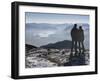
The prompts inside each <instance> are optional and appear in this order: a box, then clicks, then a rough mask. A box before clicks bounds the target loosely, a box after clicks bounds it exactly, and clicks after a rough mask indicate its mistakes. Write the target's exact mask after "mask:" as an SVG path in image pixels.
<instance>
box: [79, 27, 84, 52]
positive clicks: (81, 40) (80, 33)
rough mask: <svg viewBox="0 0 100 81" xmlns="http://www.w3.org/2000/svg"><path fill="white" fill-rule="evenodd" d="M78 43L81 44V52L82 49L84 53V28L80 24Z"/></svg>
mask: <svg viewBox="0 0 100 81" xmlns="http://www.w3.org/2000/svg"><path fill="white" fill-rule="evenodd" d="M78 44H79V53H80V54H81V49H82V50H83V51H82V53H84V50H85V48H84V30H83V29H82V26H79V30H78Z"/></svg>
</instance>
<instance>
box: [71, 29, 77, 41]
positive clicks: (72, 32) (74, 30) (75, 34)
mask: <svg viewBox="0 0 100 81" xmlns="http://www.w3.org/2000/svg"><path fill="white" fill-rule="evenodd" d="M71 37H72V40H73V41H77V40H78V29H77V28H76V27H73V28H72V30H71Z"/></svg>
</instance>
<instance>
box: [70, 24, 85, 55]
mask: <svg viewBox="0 0 100 81" xmlns="http://www.w3.org/2000/svg"><path fill="white" fill-rule="evenodd" d="M71 38H72V47H71V54H73V50H75V55H77V54H78V53H79V54H81V53H84V30H83V29H82V26H79V29H78V28H77V24H74V27H73V28H72V30H71ZM78 50H79V52H78Z"/></svg>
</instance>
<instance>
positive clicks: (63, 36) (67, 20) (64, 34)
mask: <svg viewBox="0 0 100 81" xmlns="http://www.w3.org/2000/svg"><path fill="white" fill-rule="evenodd" d="M25 17H26V22H25V24H26V25H25V26H26V27H25V42H26V43H27V44H31V45H34V46H37V47H39V46H42V45H46V44H49V43H55V42H58V41H63V40H71V36H70V31H71V29H72V27H73V25H74V23H81V24H80V25H82V23H85V24H89V16H88V15H86V16H85V15H74V14H51V13H32V12H26V13H25ZM83 29H84V30H86V29H89V27H88V26H87V27H84V26H83ZM85 36H86V38H87V39H86V41H89V40H88V39H89V31H85ZM87 43H88V42H87Z"/></svg>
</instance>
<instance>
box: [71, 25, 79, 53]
mask: <svg viewBox="0 0 100 81" xmlns="http://www.w3.org/2000/svg"><path fill="white" fill-rule="evenodd" d="M71 37H72V47H71V54H73V48H74V49H75V54H77V41H78V29H77V24H74V27H73V28H72V30H71Z"/></svg>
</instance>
